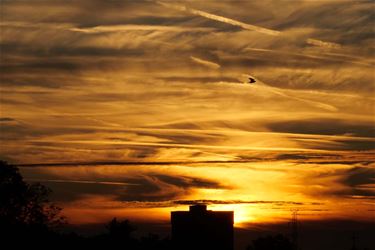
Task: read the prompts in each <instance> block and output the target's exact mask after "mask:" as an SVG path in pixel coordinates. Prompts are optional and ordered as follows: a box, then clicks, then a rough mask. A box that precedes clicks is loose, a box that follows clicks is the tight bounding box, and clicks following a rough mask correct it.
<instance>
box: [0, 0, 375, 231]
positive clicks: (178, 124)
mask: <svg viewBox="0 0 375 250" xmlns="http://www.w3.org/2000/svg"><path fill="white" fill-rule="evenodd" d="M32 2H33V3H32V4H31V3H30V1H2V2H1V24H0V28H1V37H0V48H1V58H0V66H1V67H0V68H1V69H0V73H1V79H0V80H1V88H0V90H1V107H0V112H1V113H0V114H1V118H0V125H1V131H0V140H1V141H0V144H1V151H0V158H1V159H3V160H6V161H8V162H11V163H16V164H21V171H22V174H23V175H24V177H25V178H26V180H28V181H30V182H33V181H39V182H42V183H43V184H46V185H47V186H49V187H51V188H52V190H53V191H54V194H53V196H52V198H53V200H54V201H56V202H57V203H58V204H59V205H60V206H61V207H63V208H64V213H65V214H66V215H67V217H68V220H69V221H70V223H72V224H85V223H102V222H105V221H108V220H109V219H110V218H112V217H114V216H118V217H122V218H127V217H128V218H131V219H134V220H138V221H151V222H160V221H162V222H163V223H167V222H168V220H169V213H170V211H174V210H186V209H187V206H188V205H189V204H191V203H196V202H205V203H207V204H208V205H209V209H212V210H234V211H235V224H236V226H237V227H244V228H246V227H251V226H252V225H253V224H254V223H255V224H256V223H265V222H269V223H273V222H282V223H284V222H285V223H286V222H287V221H288V220H289V218H290V216H291V211H292V210H293V209H298V210H299V216H300V218H301V219H304V220H328V219H352V220H359V221H372V220H374V206H375V203H374V195H375V186H374V182H375V163H374V160H375V156H374V155H375V145H374V144H375V126H374V125H375V98H374V96H375V84H374V77H375V76H374V63H375V61H374V56H373V55H374V51H373V50H374V45H373V44H374V41H373V27H374V25H373V24H374V22H373V18H372V16H373V13H372V12H373V11H372V12H371V10H373V4H372V3H371V1H333V0H332V1H330V0H327V1H302V0H301V1H239V2H236V4H233V3H232V1H188V0H187V1H179V2H178V3H177V2H176V3H175V2H173V1H168V2H167V1H166V2H157V1H108V2H107V1H92V2H95V4H92V3H91V2H90V4H88V2H87V1H86V0H77V1H71V2H70V3H69V4H67V3H66V1H62V0H56V1H49V0H38V1H32ZM93 6H95V7H93ZM98 10H100V11H99V12H98ZM41 13H43V14H41ZM46 13H48V14H46ZM339 20H340V21H339ZM249 77H254V79H256V83H254V84H247V82H248V78H249Z"/></svg>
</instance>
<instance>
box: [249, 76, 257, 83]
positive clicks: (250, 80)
mask: <svg viewBox="0 0 375 250" xmlns="http://www.w3.org/2000/svg"><path fill="white" fill-rule="evenodd" d="M254 82H256V81H255V79H254V78H252V77H249V82H248V83H254Z"/></svg>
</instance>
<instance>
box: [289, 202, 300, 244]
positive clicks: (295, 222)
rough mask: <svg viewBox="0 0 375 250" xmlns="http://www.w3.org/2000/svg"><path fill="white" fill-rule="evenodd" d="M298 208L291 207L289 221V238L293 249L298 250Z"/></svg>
mask: <svg viewBox="0 0 375 250" xmlns="http://www.w3.org/2000/svg"><path fill="white" fill-rule="evenodd" d="M298 224H299V223H298V209H292V219H291V221H290V226H291V238H292V243H293V246H294V249H295V250H299V247H298Z"/></svg>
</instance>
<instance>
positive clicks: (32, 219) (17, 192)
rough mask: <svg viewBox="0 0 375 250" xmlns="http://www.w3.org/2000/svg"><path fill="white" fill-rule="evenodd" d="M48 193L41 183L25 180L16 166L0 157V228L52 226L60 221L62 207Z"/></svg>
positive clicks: (48, 227) (61, 221)
mask: <svg viewBox="0 0 375 250" xmlns="http://www.w3.org/2000/svg"><path fill="white" fill-rule="evenodd" d="M50 193H51V191H50V190H49V189H48V188H47V187H45V186H43V185H42V184H39V183H36V184H28V183H26V182H25V181H24V180H23V178H22V176H21V174H20V173H19V170H18V168H17V167H15V166H12V165H9V164H8V163H6V162H4V161H0V229H1V230H2V231H9V229H11V228H18V227H23V228H25V227H38V228H45V229H51V228H53V227H55V226H57V225H60V224H61V223H63V222H64V217H62V216H60V215H59V213H60V211H61V209H60V208H59V207H57V206H55V205H54V204H52V203H51V202H50V201H49V200H48V196H49V194H50Z"/></svg>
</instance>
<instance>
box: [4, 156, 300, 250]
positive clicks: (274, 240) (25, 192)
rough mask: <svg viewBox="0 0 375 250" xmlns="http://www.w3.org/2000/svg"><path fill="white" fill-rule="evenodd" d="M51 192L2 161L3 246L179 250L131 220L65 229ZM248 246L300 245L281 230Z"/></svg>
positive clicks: (278, 249) (259, 249)
mask: <svg viewBox="0 0 375 250" xmlns="http://www.w3.org/2000/svg"><path fill="white" fill-rule="evenodd" d="M50 193H51V190H50V189H49V188H47V187H46V186H44V185H42V184H40V183H35V184H29V183H27V182H25V181H24V180H23V177H22V175H21V174H20V172H19V169H18V168H17V167H16V166H13V165H10V164H8V163H7V162H4V161H0V237H1V241H0V242H1V243H0V247H1V246H11V248H12V249H15V248H17V247H21V246H25V244H26V246H28V247H37V248H38V249H44V248H45V249H47V248H49V249H50V248H55V249H56V248H57V249H63V248H64V249H67V248H68V247H74V248H76V247H83V248H103V249H119V248H120V249H124V250H125V249H127V250H176V246H173V245H172V242H171V240H170V239H169V238H168V237H167V238H161V237H160V236H158V235H157V234H149V235H147V236H144V237H140V238H136V237H134V232H135V231H136V228H135V227H134V226H133V225H132V224H131V223H130V221H129V220H118V219H117V218H113V219H112V220H111V221H110V222H108V224H107V225H106V229H107V230H106V232H105V233H101V234H98V235H94V236H89V237H84V236H81V235H79V234H77V233H74V232H69V233H67V232H64V231H63V230H61V229H63V228H64V226H65V225H66V224H67V220H66V218H65V217H63V216H62V215H61V210H62V209H61V208H59V207H58V206H56V205H54V204H53V203H52V202H50V201H49V199H48V197H49V195H50ZM197 249H198V248H197ZM246 250H296V249H295V247H294V246H293V244H292V242H291V241H290V240H289V239H288V238H287V237H285V236H283V235H281V234H279V235H275V236H267V237H260V238H258V239H256V240H253V241H252V242H251V244H250V245H249V246H248V247H247V248H246Z"/></svg>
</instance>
